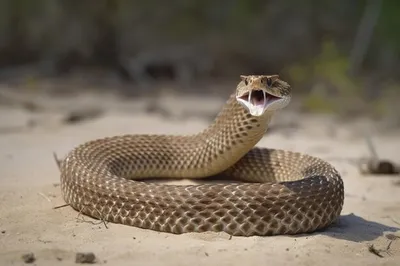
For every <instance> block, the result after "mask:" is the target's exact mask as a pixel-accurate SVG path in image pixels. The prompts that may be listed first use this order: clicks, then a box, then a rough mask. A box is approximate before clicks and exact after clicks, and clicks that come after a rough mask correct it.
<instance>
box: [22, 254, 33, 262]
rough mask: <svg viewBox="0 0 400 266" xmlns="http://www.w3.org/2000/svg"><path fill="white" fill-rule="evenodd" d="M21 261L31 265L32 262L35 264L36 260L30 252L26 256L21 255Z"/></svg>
mask: <svg viewBox="0 0 400 266" xmlns="http://www.w3.org/2000/svg"><path fill="white" fill-rule="evenodd" d="M22 260H23V261H24V262H25V263H33V262H35V260H36V258H35V255H34V254H33V253H32V252H31V253H26V254H24V255H22Z"/></svg>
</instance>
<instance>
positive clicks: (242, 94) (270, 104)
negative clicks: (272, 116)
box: [236, 75, 291, 116]
mask: <svg viewBox="0 0 400 266" xmlns="http://www.w3.org/2000/svg"><path fill="white" fill-rule="evenodd" d="M240 78H241V81H240V83H239V84H238V86H237V88H236V100H237V101H238V102H239V103H240V104H241V105H243V106H244V107H245V108H246V109H247V110H248V111H249V112H250V114H251V115H253V116H261V115H263V114H264V113H265V112H266V111H267V110H268V111H276V110H278V109H282V108H284V107H286V106H287V105H288V104H289V102H290V99H291V87H290V85H289V84H288V83H286V82H285V81H282V80H280V79H279V76H278V75H270V76H268V75H250V76H244V75H242V76H240Z"/></svg>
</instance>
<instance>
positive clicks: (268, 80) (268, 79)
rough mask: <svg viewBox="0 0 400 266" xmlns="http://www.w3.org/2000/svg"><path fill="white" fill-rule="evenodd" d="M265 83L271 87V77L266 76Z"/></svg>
mask: <svg viewBox="0 0 400 266" xmlns="http://www.w3.org/2000/svg"><path fill="white" fill-rule="evenodd" d="M267 85H268V87H271V85H272V79H271V78H267Z"/></svg>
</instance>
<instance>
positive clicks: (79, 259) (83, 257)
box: [75, 252, 96, 263]
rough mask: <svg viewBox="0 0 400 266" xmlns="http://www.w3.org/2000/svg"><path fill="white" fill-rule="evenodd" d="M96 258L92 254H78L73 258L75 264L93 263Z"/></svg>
mask: <svg viewBox="0 0 400 266" xmlns="http://www.w3.org/2000/svg"><path fill="white" fill-rule="evenodd" d="M95 260H96V256H95V255H94V253H93V252H85V253H83V252H78V253H76V256H75V263H95Z"/></svg>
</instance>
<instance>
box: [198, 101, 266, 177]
mask: <svg viewBox="0 0 400 266" xmlns="http://www.w3.org/2000/svg"><path fill="white" fill-rule="evenodd" d="M273 114H274V112H265V113H264V114H263V115H261V116H253V115H251V114H250V113H249V112H248V111H247V110H246V109H245V108H244V107H243V106H242V105H241V104H240V103H238V102H237V100H236V98H235V95H234V94H232V95H231V97H230V98H229V99H228V101H227V102H226V104H225V105H224V107H223V109H222V110H221V112H220V113H219V114H218V115H217V117H216V119H215V120H214V122H213V123H212V124H211V125H210V126H209V127H208V128H207V129H205V130H204V131H203V132H201V133H199V134H197V135H195V136H194V138H195V139H197V140H199V141H198V142H197V147H196V149H194V150H193V155H192V156H193V158H200V160H202V161H201V163H199V164H198V165H199V166H203V167H199V169H197V170H198V175H199V177H201V176H205V175H214V174H217V173H220V172H222V171H224V170H226V169H227V168H229V167H230V166H232V165H233V164H234V163H236V162H237V161H238V160H239V159H240V158H242V157H243V156H244V155H245V154H246V153H247V152H248V151H250V150H251V149H252V148H254V146H255V145H256V144H257V143H258V142H259V141H260V140H261V139H262V137H263V136H264V134H265V132H266V131H267V129H268V125H269V123H270V121H271V119H272V116H273ZM204 166H205V167H204ZM196 172H197V171H196Z"/></svg>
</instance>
